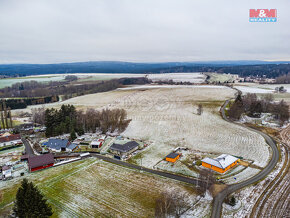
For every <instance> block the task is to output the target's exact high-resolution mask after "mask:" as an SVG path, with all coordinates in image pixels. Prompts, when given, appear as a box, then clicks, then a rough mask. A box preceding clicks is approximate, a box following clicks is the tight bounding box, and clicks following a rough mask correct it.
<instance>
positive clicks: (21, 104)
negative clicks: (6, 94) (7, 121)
mask: <svg viewBox="0 0 290 218" xmlns="http://www.w3.org/2000/svg"><path fill="white" fill-rule="evenodd" d="M58 101H59V97H58V96H46V97H33V98H11V99H6V100H3V102H5V103H6V105H7V107H9V108H10V109H12V110H14V109H22V108H26V107H27V106H28V105H37V104H47V103H53V102H58Z"/></svg>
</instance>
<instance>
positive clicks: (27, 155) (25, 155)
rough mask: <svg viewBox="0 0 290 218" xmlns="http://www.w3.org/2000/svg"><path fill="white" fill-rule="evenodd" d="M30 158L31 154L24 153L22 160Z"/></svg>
mask: <svg viewBox="0 0 290 218" xmlns="http://www.w3.org/2000/svg"><path fill="white" fill-rule="evenodd" d="M28 158H29V154H24V155H22V156H21V160H27V159H28Z"/></svg>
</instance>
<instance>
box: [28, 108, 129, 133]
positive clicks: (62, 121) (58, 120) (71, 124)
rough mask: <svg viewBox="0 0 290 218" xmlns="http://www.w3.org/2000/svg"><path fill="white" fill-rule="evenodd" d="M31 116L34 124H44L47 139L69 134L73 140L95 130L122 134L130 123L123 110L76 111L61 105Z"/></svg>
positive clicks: (40, 110)
mask: <svg viewBox="0 0 290 218" xmlns="http://www.w3.org/2000/svg"><path fill="white" fill-rule="evenodd" d="M32 114H33V115H32V119H33V121H34V122H35V123H39V124H45V126H46V136H47V137H51V136H57V135H62V134H64V133H70V134H71V137H72V138H74V137H75V133H78V134H79V135H82V134H83V133H84V132H96V130H97V129H99V130H101V131H102V132H103V133H106V132H114V131H118V132H123V131H124V130H125V129H126V128H127V126H128V125H129V123H130V121H131V120H129V119H127V112H126V111H125V110H124V109H112V110H110V109H103V110H102V111H98V110H95V109H88V110H86V111H82V110H80V111H77V110H76V109H75V107H74V106H73V105H62V106H61V108H60V109H59V110H57V109H54V108H52V109H46V110H44V108H41V109H36V110H33V111H32Z"/></svg>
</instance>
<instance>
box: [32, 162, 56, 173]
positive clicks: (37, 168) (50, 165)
mask: <svg viewBox="0 0 290 218" xmlns="http://www.w3.org/2000/svg"><path fill="white" fill-rule="evenodd" d="M52 166H53V163H52V164H48V165H46V166H40V167H35V168H32V169H30V171H31V172H34V171H37V170H42V169H45V168H48V167H52Z"/></svg>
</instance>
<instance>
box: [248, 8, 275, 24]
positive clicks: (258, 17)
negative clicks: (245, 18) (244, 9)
mask: <svg viewBox="0 0 290 218" xmlns="http://www.w3.org/2000/svg"><path fill="white" fill-rule="evenodd" d="M276 21H277V9H250V22H276Z"/></svg>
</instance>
